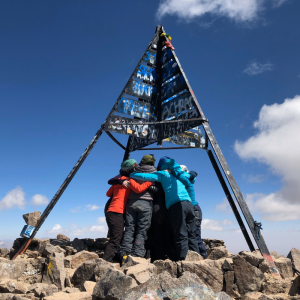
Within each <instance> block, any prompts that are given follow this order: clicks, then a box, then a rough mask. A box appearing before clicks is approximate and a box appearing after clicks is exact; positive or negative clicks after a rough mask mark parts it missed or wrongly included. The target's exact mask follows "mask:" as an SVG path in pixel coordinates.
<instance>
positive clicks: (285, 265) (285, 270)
mask: <svg viewBox="0 0 300 300" xmlns="http://www.w3.org/2000/svg"><path fill="white" fill-rule="evenodd" d="M274 262H275V265H276V267H277V269H278V271H279V273H280V275H281V276H282V277H283V278H291V277H294V271H293V268H292V262H291V260H290V259H289V258H285V257H280V258H277V259H275V260H274Z"/></svg>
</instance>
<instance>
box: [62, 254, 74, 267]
mask: <svg viewBox="0 0 300 300" xmlns="http://www.w3.org/2000/svg"><path fill="white" fill-rule="evenodd" d="M64 266H65V268H72V256H71V255H69V256H66V257H65V258H64Z"/></svg>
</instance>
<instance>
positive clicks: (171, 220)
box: [103, 154, 207, 264]
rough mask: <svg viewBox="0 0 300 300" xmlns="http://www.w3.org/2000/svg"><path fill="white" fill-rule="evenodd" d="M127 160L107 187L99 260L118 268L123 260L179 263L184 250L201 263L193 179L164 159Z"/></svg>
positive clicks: (193, 174)
mask: <svg viewBox="0 0 300 300" xmlns="http://www.w3.org/2000/svg"><path fill="white" fill-rule="evenodd" d="M155 161H156V159H155V157H154V155H152V154H150V155H144V156H143V158H142V160H141V162H140V163H139V164H137V162H136V161H135V160H134V159H127V160H125V161H124V162H123V163H122V164H121V169H120V171H119V172H120V174H119V175H117V176H115V177H114V178H112V179H110V180H109V181H108V184H110V185H111V187H110V188H109V190H108V191H107V193H106V195H107V196H108V197H110V199H109V200H108V202H107V203H106V205H105V217H106V222H107V225H108V229H109V230H108V236H109V238H110V239H109V242H108V244H107V247H106V249H105V252H104V256H103V259H105V260H106V261H108V262H112V261H116V260H118V261H120V262H121V264H124V263H125V262H126V261H127V259H128V255H132V256H135V257H145V258H149V257H151V260H152V261H154V260H159V259H161V260H165V259H171V260H173V261H178V260H184V259H185V258H186V255H187V252H188V250H192V251H195V252H197V253H199V254H201V255H202V256H203V257H204V258H205V257H206V255H207V253H206V248H205V245H204V243H203V241H202V239H201V221H202V211H201V209H200V207H199V205H198V203H197V201H196V200H195V191H194V183H195V180H196V177H197V173H196V172H194V171H188V169H187V167H186V166H184V165H179V164H177V163H176V161H175V160H174V159H172V158H170V157H167V156H163V157H162V158H160V160H159V162H158V165H157V167H155V166H154V165H155Z"/></svg>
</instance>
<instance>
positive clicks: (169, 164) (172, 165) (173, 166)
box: [161, 158, 181, 172]
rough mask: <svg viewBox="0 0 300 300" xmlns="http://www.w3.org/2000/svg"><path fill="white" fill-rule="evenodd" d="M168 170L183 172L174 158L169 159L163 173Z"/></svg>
mask: <svg viewBox="0 0 300 300" xmlns="http://www.w3.org/2000/svg"><path fill="white" fill-rule="evenodd" d="M166 169H173V170H175V171H178V172H181V167H180V165H179V164H178V163H177V162H176V161H175V159H173V158H169V159H167V160H166V161H165V162H164V164H163V165H162V166H161V171H164V170H166Z"/></svg>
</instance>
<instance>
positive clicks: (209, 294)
mask: <svg viewBox="0 0 300 300" xmlns="http://www.w3.org/2000/svg"><path fill="white" fill-rule="evenodd" d="M107 299H109V298H107ZM125 299H126V300H135V299H156V300H163V299H165V300H167V299H178V300H179V299H180V300H195V299H203V300H212V299H219V300H229V299H232V298H230V297H229V296H228V295H226V294H225V293H224V292H220V293H217V294H216V293H214V292H213V291H212V290H211V289H209V288H208V287H207V286H206V285H205V284H204V283H203V282H201V280H200V279H199V278H198V277H197V276H196V275H195V274H192V273H189V272H185V273H184V274H183V275H182V276H181V277H179V278H178V279H177V278H173V277H172V276H171V275H170V274H169V273H167V272H164V273H161V274H159V275H154V276H152V277H151V279H150V280H149V281H147V282H146V283H143V284H141V285H139V286H137V287H135V288H133V289H132V290H131V291H129V292H127V293H126V294H124V295H123V296H122V297H121V300H125Z"/></svg>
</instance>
